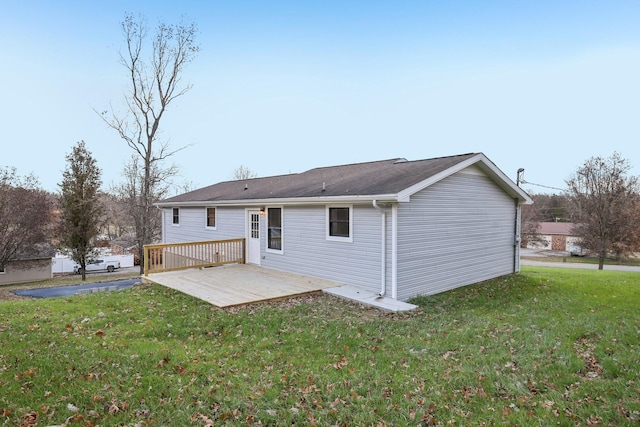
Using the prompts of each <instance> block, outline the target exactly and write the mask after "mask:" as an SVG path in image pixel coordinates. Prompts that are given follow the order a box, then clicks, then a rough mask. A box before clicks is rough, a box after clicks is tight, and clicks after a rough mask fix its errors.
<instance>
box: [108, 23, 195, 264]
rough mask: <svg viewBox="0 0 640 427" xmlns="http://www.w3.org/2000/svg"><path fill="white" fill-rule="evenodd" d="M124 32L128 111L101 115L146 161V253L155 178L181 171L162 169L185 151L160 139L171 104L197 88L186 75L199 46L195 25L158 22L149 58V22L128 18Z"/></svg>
mask: <svg viewBox="0 0 640 427" xmlns="http://www.w3.org/2000/svg"><path fill="white" fill-rule="evenodd" d="M122 32H123V34H124V38H125V42H126V51H125V53H121V54H120V63H121V64H122V65H123V66H124V67H125V68H126V70H127V75H128V79H129V91H128V93H127V94H126V95H125V104H126V110H125V111H124V112H122V113H119V112H115V111H114V112H112V113H111V115H110V116H109V115H108V113H107V112H103V113H102V114H101V117H102V119H103V120H104V121H105V122H106V123H107V125H108V126H109V127H111V128H112V129H114V130H115V131H116V132H117V133H118V135H120V138H122V139H123V140H124V141H125V142H126V143H127V145H128V146H129V147H130V148H131V149H132V150H133V151H134V153H135V155H136V156H137V158H139V159H140V161H141V163H136V165H135V167H136V174H135V177H136V180H138V182H136V187H137V188H136V194H135V198H136V206H137V207H136V209H135V215H136V220H135V229H136V239H137V240H138V242H139V245H140V249H142V246H143V245H145V244H148V243H151V242H152V239H153V235H154V231H153V225H152V222H153V218H154V216H155V215H157V212H156V209H155V208H154V206H153V204H154V203H155V202H156V201H157V200H158V199H157V198H156V197H157V194H158V190H157V189H156V188H154V182H155V179H154V175H156V176H164V177H166V176H167V175H169V174H170V173H173V174H175V173H176V172H177V170H176V168H175V167H173V166H170V167H168V168H166V169H164V170H162V171H160V168H162V167H163V165H164V162H165V160H166V159H167V158H169V157H171V156H172V155H174V154H175V153H176V152H177V151H179V150H181V149H183V148H185V147H182V148H179V149H176V150H172V149H170V148H169V144H168V142H166V141H161V140H159V129H160V122H161V120H162V118H163V117H164V115H165V113H166V112H167V109H168V107H169V105H170V104H172V103H173V101H175V99H176V98H178V97H180V96H182V95H184V94H185V93H187V92H188V91H189V90H190V89H191V85H189V84H182V81H181V77H182V74H183V72H184V70H185V67H186V66H187V65H188V64H189V63H190V62H191V61H192V60H193V58H194V57H195V55H196V54H197V53H198V51H199V47H198V46H197V45H196V44H195V35H196V27H195V24H194V23H190V24H185V23H179V24H177V25H171V24H166V23H163V22H161V23H160V24H158V26H157V28H156V31H155V34H154V35H153V38H152V40H151V46H150V49H151V54H150V56H149V57H145V56H143V54H144V52H146V49H147V48H149V46H148V29H147V26H146V23H145V21H144V19H142V18H140V19H135V18H134V17H133V16H132V15H129V14H127V15H125V19H124V21H123V22H122ZM112 110H113V108H112ZM129 184H131V183H130V182H128V183H127V185H129ZM140 256H141V257H142V251H141V252H140ZM141 269H142V263H141Z"/></svg>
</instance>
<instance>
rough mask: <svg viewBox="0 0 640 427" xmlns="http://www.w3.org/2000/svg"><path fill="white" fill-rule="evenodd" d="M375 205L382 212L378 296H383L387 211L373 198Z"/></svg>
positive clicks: (385, 273)
mask: <svg viewBox="0 0 640 427" xmlns="http://www.w3.org/2000/svg"><path fill="white" fill-rule="evenodd" d="M373 207H374V208H376V209H377V210H378V211H380V213H381V214H382V231H381V234H382V256H381V258H382V259H381V263H382V266H381V278H380V282H381V283H380V293H378V296H380V297H383V296H384V294H385V293H386V291H387V213H386V212H385V211H384V209H382V208H381V207H380V206H378V201H377V200H375V199H374V200H373Z"/></svg>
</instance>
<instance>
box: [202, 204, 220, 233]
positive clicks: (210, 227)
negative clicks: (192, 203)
mask: <svg viewBox="0 0 640 427" xmlns="http://www.w3.org/2000/svg"><path fill="white" fill-rule="evenodd" d="M209 209H214V211H213V225H209ZM204 228H206V229H207V230H217V229H218V207H217V206H206V207H205V208H204Z"/></svg>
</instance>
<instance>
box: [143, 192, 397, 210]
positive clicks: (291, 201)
mask: <svg viewBox="0 0 640 427" xmlns="http://www.w3.org/2000/svg"><path fill="white" fill-rule="evenodd" d="M373 200H377V201H379V202H395V201H397V200H398V195H397V194H376V195H366V196H330V197H292V198H278V199H248V200H203V201H193V202H176V203H170V202H166V203H164V202H159V203H155V206H157V207H159V208H168V207H200V206H205V205H206V206H263V205H274V204H277V205H325V204H328V203H358V202H371V201H373Z"/></svg>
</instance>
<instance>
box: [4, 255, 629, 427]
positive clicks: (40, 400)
mask: <svg viewBox="0 0 640 427" xmlns="http://www.w3.org/2000/svg"><path fill="white" fill-rule="evenodd" d="M413 302H414V303H415V304H418V305H419V306H420V307H421V308H420V310H418V311H417V312H414V313H411V314H389V313H384V312H381V311H378V310H375V309H369V308H363V307H360V306H358V305H354V304H351V303H349V302H346V301H342V300H339V299H336V298H334V297H331V296H327V295H323V294H316V295H312V296H307V297H301V298H296V299H291V300H285V301H280V302H276V303H269V304H259V305H253V306H247V307H244V308H237V309H233V310H220V309H216V308H214V307H212V306H210V305H208V304H207V303H204V302H201V301H199V300H196V299H194V298H192V297H189V296H186V295H183V294H181V293H178V292H176V291H173V290H170V289H166V288H163V287H161V286H155V285H154V286H151V285H140V286H135V287H134V288H131V289H127V290H122V291H115V292H107V293H100V294H87V295H83V296H74V297H69V298H54V299H47V300H14V301H0V344H1V346H2V347H1V350H0V425H16V426H27V425H39V426H40V425H41V426H49V425H63V424H64V425H68V426H94V425H102V426H113V425H126V426H134V425H135V426H138V425H139V426H144V425H158V426H166V425H175V426H185V425H196V426H198V425H200V426H213V425H216V426H218V425H256V426H257V425H286V426H288V425H293V424H295V425H304V426H307V425H309V426H311V425H318V426H331V425H346V426H355V425H357V426H369V425H371V426H381V425H382V426H384V425H388V426H391V425H394V426H407V425H414V426H415V425H422V426H430V425H449V424H452V425H474V426H476V425H545V426H546V425H609V426H620V425H638V423H639V422H640V366H639V362H640V310H639V303H640V275H638V273H624V272H615V271H595V270H566V269H551V268H533V267H523V272H522V273H521V274H519V275H517V276H509V277H505V278H501V279H497V280H492V281H489V282H485V283H483V284H480V285H475V286H470V287H466V288H462V289H458V290H455V291H451V292H446V293H443V294H439V295H435V296H430V297H421V298H417V299H415V300H414V301H413Z"/></svg>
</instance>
